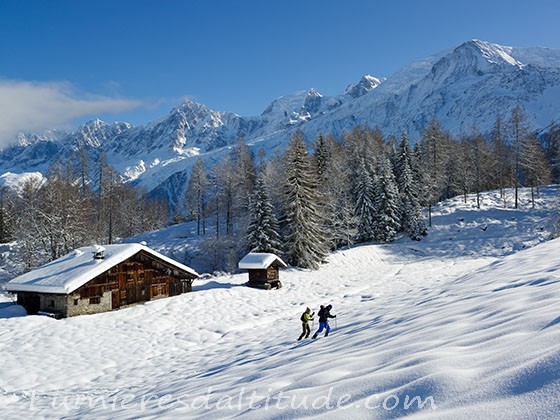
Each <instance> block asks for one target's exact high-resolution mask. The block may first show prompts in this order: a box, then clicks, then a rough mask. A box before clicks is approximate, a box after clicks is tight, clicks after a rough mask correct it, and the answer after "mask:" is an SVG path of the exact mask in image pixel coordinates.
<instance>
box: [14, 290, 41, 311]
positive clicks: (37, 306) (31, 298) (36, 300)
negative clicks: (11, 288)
mask: <svg viewBox="0 0 560 420" xmlns="http://www.w3.org/2000/svg"><path fill="white" fill-rule="evenodd" d="M18 303H19V304H20V305H22V306H23V307H24V308H25V310H26V311H27V314H28V315H37V312H39V311H40V310H41V298H40V297H39V295H37V294H35V293H29V294H28V293H26V294H25V298H24V299H22V302H21V303H20V302H19V296H18Z"/></svg>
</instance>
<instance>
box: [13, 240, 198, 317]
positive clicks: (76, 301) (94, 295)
mask: <svg viewBox="0 0 560 420" xmlns="http://www.w3.org/2000/svg"><path fill="white" fill-rule="evenodd" d="M194 278H196V275H194V274H192V273H189V272H185V271H184V270H181V269H179V268H177V267H176V266H174V265H173V264H170V263H169V262H167V261H164V260H160V259H158V258H157V257H155V256H154V255H152V254H150V253H147V252H145V251H140V252H139V253H137V254H135V255H133V256H132V257H130V258H128V259H126V260H124V261H122V262H120V263H118V264H116V265H114V266H112V267H111V268H110V269H109V270H107V271H105V272H103V273H102V274H100V275H98V276H97V277H95V278H93V279H92V280H90V281H88V282H87V283H85V284H84V285H82V286H81V287H79V288H78V289H76V290H74V291H73V292H72V293H69V294H54V293H38V292H29V291H18V292H17V299H18V304H20V305H22V306H24V307H25V309H26V310H27V313H28V314H30V315H32V314H37V313H44V314H52V316H55V317H57V318H59V317H60V318H62V317H70V316H76V315H82V314H92V313H99V312H106V311H111V310H115V309H119V308H122V307H126V306H129V305H134V304H136V303H140V302H147V301H150V300H154V299H158V298H162V297H167V296H176V295H179V294H181V293H184V292H190V291H192V281H193V279H194Z"/></svg>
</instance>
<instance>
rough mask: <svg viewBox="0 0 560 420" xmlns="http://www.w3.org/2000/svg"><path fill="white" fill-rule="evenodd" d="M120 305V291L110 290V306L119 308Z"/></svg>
mask: <svg viewBox="0 0 560 420" xmlns="http://www.w3.org/2000/svg"><path fill="white" fill-rule="evenodd" d="M120 307H121V299H120V292H119V291H118V290H113V291H112V292H111V308H112V309H119V308H120Z"/></svg>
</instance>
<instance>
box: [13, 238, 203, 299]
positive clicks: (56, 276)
mask: <svg viewBox="0 0 560 420" xmlns="http://www.w3.org/2000/svg"><path fill="white" fill-rule="evenodd" d="M97 251H99V249H98V247H96V246H85V247H82V248H78V249H76V250H74V251H72V252H71V253H69V254H67V255H65V256H63V257H61V258H59V259H57V260H54V261H51V262H50V263H48V264H45V265H43V266H41V267H39V268H37V269H35V270H33V271H30V272H28V273H25V274H22V275H21V276H19V277H16V278H15V279H13V280H11V281H10V282H8V284H7V285H6V289H7V290H8V291H10V292H41V293H63V294H68V293H72V292H73V291H74V290H76V289H78V288H79V287H81V286H83V285H84V284H86V283H87V282H88V281H90V280H92V279H94V278H95V277H97V276H99V275H100V274H102V273H104V272H105V271H107V270H109V269H110V268H111V267H114V266H115V265H117V264H119V263H121V262H123V261H125V260H127V259H128V258H130V257H132V256H133V255H136V254H137V253H139V252H140V251H144V252H146V253H148V254H151V255H152V256H154V257H155V258H158V259H159V260H163V261H164V262H166V263H168V264H170V265H171V266H173V267H174V268H176V269H177V270H180V271H183V272H187V273H188V274H190V275H192V276H195V277H199V275H198V273H197V272H196V271H194V270H193V269H192V268H190V267H187V266H186V265H184V264H181V263H179V262H177V261H175V260H172V259H171V258H168V257H166V256H165V255H162V254H160V253H159V252H156V251H154V250H153V249H150V248H148V247H147V246H144V245H142V244H136V243H133V244H118V245H105V246H104V252H103V258H102V259H94V258H93V255H94V253H95V252H97Z"/></svg>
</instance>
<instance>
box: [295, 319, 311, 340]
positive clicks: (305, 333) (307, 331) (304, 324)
mask: <svg viewBox="0 0 560 420" xmlns="http://www.w3.org/2000/svg"><path fill="white" fill-rule="evenodd" d="M301 329H302V332H301V335H300V336H299V338H298V340H301V339H302V338H303V336H305V338H307V337H309V334H311V328H309V323H308V322H302V323H301Z"/></svg>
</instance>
